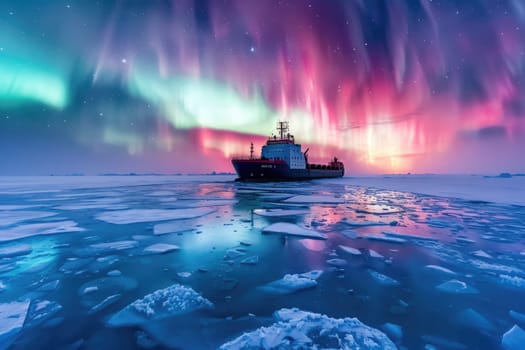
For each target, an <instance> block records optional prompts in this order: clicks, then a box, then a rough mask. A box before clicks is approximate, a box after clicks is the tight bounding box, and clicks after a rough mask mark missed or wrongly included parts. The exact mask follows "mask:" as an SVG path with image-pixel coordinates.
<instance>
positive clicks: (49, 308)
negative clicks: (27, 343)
mask: <svg viewBox="0 0 525 350" xmlns="http://www.w3.org/2000/svg"><path fill="white" fill-rule="evenodd" d="M60 310H62V305H60V304H59V303H57V302H56V301H50V300H34V301H32V302H31V306H30V307H29V311H28V314H27V319H26V321H25V324H24V327H35V326H38V325H40V324H42V322H44V321H46V320H48V319H49V318H51V317H52V316H53V315H54V314H56V313H57V312H59V311H60Z"/></svg>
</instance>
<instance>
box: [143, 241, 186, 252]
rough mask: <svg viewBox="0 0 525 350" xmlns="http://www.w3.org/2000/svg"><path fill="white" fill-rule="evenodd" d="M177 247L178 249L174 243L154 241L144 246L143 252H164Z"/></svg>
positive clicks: (177, 247)
mask: <svg viewBox="0 0 525 350" xmlns="http://www.w3.org/2000/svg"><path fill="white" fill-rule="evenodd" d="M178 249H179V246H177V245H174V244H167V243H155V244H152V245H150V246H148V247H146V248H144V253H145V254H164V253H168V252H172V251H174V250H178Z"/></svg>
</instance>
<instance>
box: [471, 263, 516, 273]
mask: <svg viewBox="0 0 525 350" xmlns="http://www.w3.org/2000/svg"><path fill="white" fill-rule="evenodd" d="M470 263H471V264H472V266H474V267H477V268H478V269H481V270H489V271H497V272H506V273H512V274H523V271H522V270H520V269H518V268H517V267H514V266H508V265H501V264H493V263H488V262H485V261H482V260H470Z"/></svg>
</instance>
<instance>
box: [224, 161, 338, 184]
mask: <svg viewBox="0 0 525 350" xmlns="http://www.w3.org/2000/svg"><path fill="white" fill-rule="evenodd" d="M232 164H233V167H234V168H235V171H236V172H237V175H239V178H238V179H237V181H299V180H312V179H324V178H334V177H342V176H343V175H344V168H341V169H290V168H289V167H288V165H287V164H286V163H284V162H282V163H280V162H268V161H263V160H236V159H234V160H232Z"/></svg>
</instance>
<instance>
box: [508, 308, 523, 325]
mask: <svg viewBox="0 0 525 350" xmlns="http://www.w3.org/2000/svg"><path fill="white" fill-rule="evenodd" d="M509 316H510V317H512V318H513V319H514V320H516V321H518V323H521V324H523V325H525V314H522V313H520V312H517V311H514V310H510V311H509Z"/></svg>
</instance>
